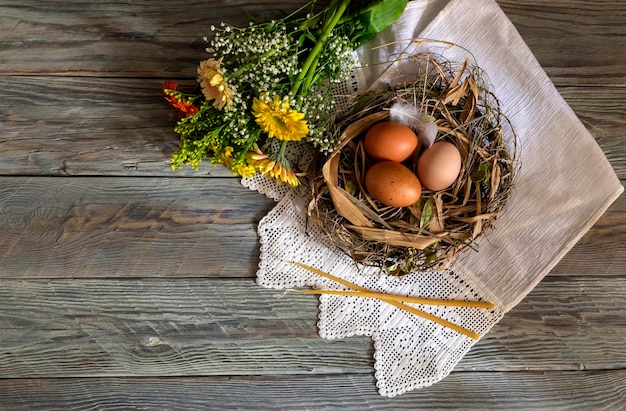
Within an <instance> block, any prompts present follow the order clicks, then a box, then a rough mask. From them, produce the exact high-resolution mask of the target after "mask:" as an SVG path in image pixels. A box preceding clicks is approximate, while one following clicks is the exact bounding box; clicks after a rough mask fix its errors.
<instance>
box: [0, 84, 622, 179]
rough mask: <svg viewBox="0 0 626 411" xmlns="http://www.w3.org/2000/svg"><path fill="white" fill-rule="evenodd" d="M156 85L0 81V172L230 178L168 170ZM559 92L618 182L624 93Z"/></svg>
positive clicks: (166, 126) (172, 137) (163, 112)
mask: <svg viewBox="0 0 626 411" xmlns="http://www.w3.org/2000/svg"><path fill="white" fill-rule="evenodd" d="M184 85H185V86H187V87H193V85H194V82H193V81H187V82H186V83H184ZM161 86H162V82H161V81H160V80H155V79H96V78H80V77H77V78H63V77H60V78H55V77H0V88H1V89H2V90H3V91H4V96H3V98H4V100H3V104H2V105H1V106H0V121H2V129H0V174H3V175H121V176H129V175H133V176H137V175H144V176H146V175H158V176H198V175H205V174H211V175H216V176H231V175H232V174H231V173H230V172H229V171H228V170H226V169H223V168H214V167H212V166H211V165H210V164H208V163H207V164H205V165H204V166H203V167H202V169H201V172H200V173H197V172H194V171H192V170H191V169H189V168H184V169H183V170H180V171H176V172H174V171H172V170H171V169H170V166H169V164H170V163H169V160H170V157H171V155H172V153H173V152H174V151H175V150H176V149H177V148H178V142H179V141H178V136H177V135H176V134H175V133H174V131H173V128H174V126H175V122H176V115H175V113H174V110H173V109H170V108H169V107H167V104H166V102H165V100H164V98H163V96H162V93H161ZM560 92H561V94H562V95H563V97H564V98H565V100H566V101H567V102H568V103H569V104H570V105H571V107H572V108H573V110H574V111H575V112H576V114H577V115H578V116H579V117H580V118H581V120H582V121H583V123H584V124H585V126H586V127H587V128H588V129H589V130H590V131H591V133H592V134H593V135H594V136H595V137H596V139H597V140H598V143H599V144H600V146H601V147H602V149H603V150H604V152H605V153H606V155H607V157H608V158H609V161H611V164H612V165H613V167H614V169H615V170H616V173H617V174H618V176H619V177H620V178H622V179H626V153H624V149H623V147H624V128H625V127H626V120H625V119H624V116H623V113H624V110H625V109H626V107H624V102H625V101H626V87H621V88H620V87H617V88H612V87H561V88H560Z"/></svg>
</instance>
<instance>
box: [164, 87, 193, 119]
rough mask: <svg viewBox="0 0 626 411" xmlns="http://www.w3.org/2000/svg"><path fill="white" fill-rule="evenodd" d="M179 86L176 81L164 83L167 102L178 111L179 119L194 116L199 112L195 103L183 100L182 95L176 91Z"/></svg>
mask: <svg viewBox="0 0 626 411" xmlns="http://www.w3.org/2000/svg"><path fill="white" fill-rule="evenodd" d="M177 88H178V84H177V83H176V82H175V81H170V80H168V81H165V82H164V83H163V93H164V94H165V100H167V101H168V103H170V106H172V107H174V108H175V109H176V114H178V118H183V117H188V116H193V115H194V114H196V113H197V112H198V110H199V108H198V107H197V106H194V105H193V103H191V102H189V101H185V100H183V99H182V96H181V94H180V93H179V92H178V91H176V89H177Z"/></svg>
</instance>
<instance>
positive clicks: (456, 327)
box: [291, 261, 480, 340]
mask: <svg viewBox="0 0 626 411" xmlns="http://www.w3.org/2000/svg"><path fill="white" fill-rule="evenodd" d="M291 264H294V265H296V266H298V267H300V268H302V269H305V270H307V271H311V272H313V273H315V274H318V275H321V276H322V277H324V278H327V279H329V280H332V281H336V282H338V283H339V284H342V285H345V286H346V287H349V288H352V289H353V290H357V291H361V292H364V291H368V290H367V289H366V288H364V287H361V286H359V285H356V284H353V283H351V282H350V281H346V280H344V279H342V278H339V277H335V276H334V275H332V274H329V273H326V272H324V271H322V270H318V269H317V268H314V267H310V266H308V265H306V264H301V263H297V262H295V261H292V262H291ZM382 300H383V301H385V302H386V303H388V304H391V305H393V306H394V307H397V308H400V309H401V310H404V311H408V312H410V313H411V314H415V315H417V316H420V317H422V318H425V319H427V320H430V321H433V322H435V323H437V324H439V325H443V326H444V327H448V328H450V329H452V330H455V331H457V332H459V333H461V334H464V335H467V336H468V337H470V338H473V339H475V340H477V339H478V338H480V334H478V333H475V332H473V331H471V330H468V329H466V328H463V327H461V326H459V325H457V324H454V323H452V322H450V321H448V320H444V319H443V318H439V317H437V316H434V315H432V314H429V313H427V312H424V311H421V310H418V309H416V308H413V307H411V306H409V305H406V304H403V303H401V302H397V301H393V300H385V299H384V298H382Z"/></svg>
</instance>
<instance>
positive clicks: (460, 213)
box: [309, 54, 517, 276]
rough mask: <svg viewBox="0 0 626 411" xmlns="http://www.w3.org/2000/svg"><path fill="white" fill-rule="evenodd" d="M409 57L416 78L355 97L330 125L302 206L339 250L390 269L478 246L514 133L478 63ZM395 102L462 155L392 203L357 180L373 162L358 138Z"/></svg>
mask: <svg viewBox="0 0 626 411" xmlns="http://www.w3.org/2000/svg"><path fill="white" fill-rule="evenodd" d="M411 59H413V60H414V61H412V63H414V64H415V68H416V70H417V75H416V76H415V80H412V81H410V82H406V83H403V84H401V85H398V86H396V87H393V88H389V89H388V90H386V91H385V92H380V91H377V92H375V93H364V94H360V95H356V96H354V100H353V106H352V108H351V110H350V111H349V114H347V115H345V116H344V117H343V118H341V119H340V120H339V121H338V123H337V129H338V133H340V137H339V145H338V147H337V149H336V150H335V151H334V152H333V153H332V155H330V156H329V157H326V158H321V159H320V161H318V163H317V166H316V171H315V173H314V178H313V179H312V190H313V199H312V201H311V203H310V205H309V217H310V218H311V219H312V220H314V221H315V222H317V224H318V225H319V227H321V229H322V231H323V232H324V233H325V234H326V235H327V237H328V239H329V240H330V241H331V242H332V243H333V244H335V245H336V246H337V247H339V249H341V250H343V251H344V252H346V253H347V254H349V255H350V256H351V257H352V258H353V259H354V260H355V261H357V262H359V263H362V264H366V265H375V266H379V267H380V268H381V270H382V271H383V272H385V273H387V274H391V275H396V276H402V275H405V274H408V273H411V272H415V271H420V270H427V269H428V270H431V269H442V268H445V267H447V266H448V265H449V264H450V263H451V261H452V257H454V256H455V255H457V254H458V253H459V252H461V251H464V250H467V249H475V250H477V249H478V243H477V239H478V238H479V237H480V236H481V235H482V234H483V233H484V232H485V231H486V230H487V229H489V228H491V227H493V224H494V222H495V220H496V219H497V218H498V216H499V215H500V213H501V212H502V210H503V208H504V207H505V204H506V202H507V199H508V198H509V195H510V193H511V190H512V188H513V181H514V177H515V171H516V164H517V162H516V140H517V139H516V137H515V132H514V131H513V130H512V128H511V125H510V123H509V122H508V120H507V118H506V116H505V115H504V114H503V113H502V112H501V110H500V103H499V101H498V99H497V98H496V97H495V96H494V94H493V93H492V92H491V91H490V90H489V87H487V84H486V78H485V75H484V73H483V71H482V70H481V69H480V68H479V67H478V66H476V65H471V64H469V63H468V61H464V62H461V63H454V62H451V61H447V60H444V59H443V58H441V56H436V55H433V54H423V55H414V56H411ZM397 102H404V103H408V104H411V105H414V106H415V107H417V108H418V109H419V110H420V111H421V112H422V113H426V114H428V115H430V116H432V117H434V119H435V120H436V124H437V129H438V130H437V137H436V141H448V142H451V143H453V144H454V145H455V146H456V147H457V148H458V149H459V151H460V153H461V157H462V166H461V171H460V174H459V176H458V178H457V179H456V181H455V182H454V183H453V184H452V186H450V187H449V188H447V189H445V190H442V191H438V192H432V191H428V190H423V191H422V194H421V198H420V199H419V200H418V201H417V202H416V203H415V204H414V205H412V206H410V207H401V208H396V207H388V206H384V205H382V204H380V203H379V202H378V201H376V200H374V199H373V198H372V197H371V196H370V195H369V194H368V193H367V190H366V189H365V184H364V178H365V173H366V171H367V169H368V167H369V166H370V165H371V164H372V161H371V160H370V159H369V158H368V156H367V155H366V154H365V150H364V148H363V143H362V139H363V136H364V134H365V132H366V131H367V130H368V129H369V128H370V127H371V126H373V125H374V124H376V123H377V122H380V121H383V120H386V119H387V118H388V116H389V108H390V107H391V106H392V105H393V104H394V103H397ZM505 134H506V136H505ZM410 166H411V167H414V166H415V163H413V164H411V165H410ZM414 170H415V169H414Z"/></svg>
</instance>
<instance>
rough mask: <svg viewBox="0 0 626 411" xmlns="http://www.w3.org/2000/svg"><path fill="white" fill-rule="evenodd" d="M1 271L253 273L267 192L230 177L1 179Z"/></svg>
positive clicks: (116, 274) (23, 273)
mask: <svg viewBox="0 0 626 411" xmlns="http://www.w3.org/2000/svg"><path fill="white" fill-rule="evenodd" d="M0 193H1V194H0V233H1V235H0V277H4V278H7V277H32V276H34V277H62V278H67V277H83V276H87V277H89V276H97V277H133V276H134V277H145V276H150V277H158V276H201V277H205V276H209V277H210V276H222V277H251V276H253V275H254V273H255V271H256V268H255V267H256V266H257V264H258V258H259V250H258V247H259V245H258V237H257V234H256V225H257V223H258V221H259V220H260V219H261V217H263V216H264V215H265V214H267V212H268V211H269V210H270V209H271V208H272V207H273V206H274V202H273V201H272V200H269V199H267V198H266V197H265V196H262V195H260V194H258V193H256V192H252V191H250V190H248V189H246V188H244V187H242V186H241V185H240V184H239V183H238V181H237V180H235V179H213V178H211V179H175V178H174V179H171V178H140V179H136V178H91V177H90V178H58V177H46V178H43V177H42V178H37V177H4V178H0Z"/></svg>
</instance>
